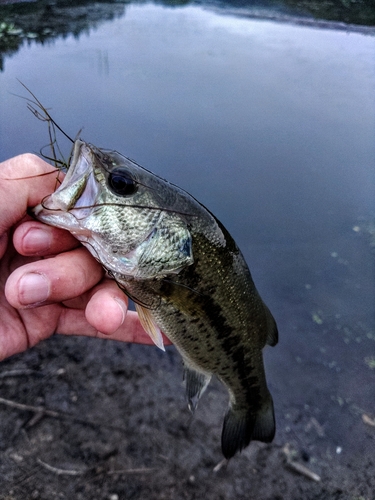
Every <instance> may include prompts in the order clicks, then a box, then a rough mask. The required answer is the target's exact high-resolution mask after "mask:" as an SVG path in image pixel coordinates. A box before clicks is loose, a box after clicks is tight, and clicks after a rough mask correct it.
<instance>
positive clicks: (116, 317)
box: [86, 280, 128, 335]
mask: <svg viewBox="0 0 375 500" xmlns="http://www.w3.org/2000/svg"><path fill="white" fill-rule="evenodd" d="M127 310H128V298H127V297H126V295H125V294H124V292H122V291H121V290H120V289H119V287H118V286H117V284H116V283H115V282H114V281H112V280H105V281H104V282H103V283H100V285H98V286H97V287H95V288H94V289H93V290H92V295H91V299H90V300H89V302H88V304H87V306H86V318H87V321H88V322H89V323H90V324H91V325H92V326H93V327H94V328H96V330H97V331H98V332H101V333H103V334H104V335H112V334H113V333H115V332H116V331H117V330H118V329H119V328H120V326H121V325H122V324H123V323H124V321H125V317H126V313H127Z"/></svg>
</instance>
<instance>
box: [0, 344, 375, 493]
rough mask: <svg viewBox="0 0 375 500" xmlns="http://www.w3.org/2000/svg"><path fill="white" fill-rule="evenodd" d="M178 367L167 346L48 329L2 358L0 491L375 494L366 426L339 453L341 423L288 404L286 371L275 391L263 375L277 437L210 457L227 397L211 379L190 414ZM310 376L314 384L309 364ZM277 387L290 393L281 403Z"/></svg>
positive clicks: (358, 426) (373, 431)
mask: <svg viewBox="0 0 375 500" xmlns="http://www.w3.org/2000/svg"><path fill="white" fill-rule="evenodd" d="M320 371H321V370H320ZM181 375H182V370H181V363H180V359H179V355H178V354H177V353H176V352H175V350H174V348H173V347H172V348H168V350H167V353H162V352H161V351H159V350H158V349H156V348H154V347H146V346H137V345H127V344H121V343H117V342H112V341H102V340H97V339H87V338H74V337H73V338H63V337H60V336H55V337H53V338H52V339H49V340H48V341H45V342H44V343H42V344H40V345H39V346H37V347H36V348H34V349H32V350H30V351H29V352H27V353H24V354H21V355H18V356H15V357H13V358H11V359H9V360H7V361H5V362H3V363H2V366H1V372H0V394H1V399H0V415H1V426H0V447H1V458H0V471H1V472H0V498H1V499H3V500H25V499H40V500H42V499H43V500H52V499H66V500H68V499H69V500H71V499H77V500H81V499H82V500H83V499H85V500H94V499H95V500H102V499H103V500H104V499H106V500H122V499H145V498H147V499H150V500H152V499H174V500H175V499H205V500H210V499H212V500H213V499H215V500H218V499H223V500H224V499H228V500H229V499H247V500H249V499H263V500H284V499H288V500H289V499H290V500H292V499H293V500H297V499H304V500H325V499H327V500H333V499H335V500H346V499H348V500H349V499H350V500H354V499H355V500H370V499H373V498H375V497H374V493H373V492H374V491H375V478H374V465H375V463H374V458H373V457H374V454H373V452H372V449H373V446H374V437H375V428H374V427H372V426H371V425H367V426H365V425H364V423H363V422H360V419H359V418H355V419H354V420H353V422H355V424H352V425H351V429H350V433H352V437H353V442H354V443H355V442H356V441H357V442H358V445H360V439H359V438H358V436H357V434H358V432H362V433H363V428H365V430H366V433H367V436H366V440H368V441H370V447H369V448H368V450H367V452H366V449H363V450H362V451H361V452H360V454H359V456H360V457H361V458H360V463H355V461H354V462H353V454H352V455H351V456H347V455H345V453H342V459H338V458H340V455H341V452H340V449H336V450H333V451H332V446H331V438H332V435H331V432H334V433H335V432H338V433H339V432H340V431H339V429H336V430H335V429H329V428H327V426H324V425H322V424H321V423H319V421H321V418H320V415H319V414H318V413H317V411H315V410H313V409H309V408H306V405H305V407H301V408H298V407H297V406H296V403H294V406H293V404H292V405H291V404H290V403H291V400H294V399H295V398H294V397H293V394H292V391H291V388H290V387H289V385H288V384H290V382H291V381H290V380H289V381H288V379H289V376H287V377H286V378H287V380H286V384H285V383H283V385H282V386H280V387H278V388H277V386H276V389H275V383H272V381H271V383H270V388H271V391H273V392H274V396H275V400H276V411H277V420H278V432H277V436H276V439H275V441H274V443H272V444H270V445H264V444H261V443H253V444H252V445H251V446H250V447H249V448H247V449H246V450H245V451H244V452H243V453H242V454H241V455H238V456H236V457H235V458H234V459H233V460H231V461H230V463H229V464H228V465H227V466H223V467H221V468H220V466H218V467H216V466H217V465H218V464H219V463H220V461H221V460H222V456H221V451H220V432H221V424H222V417H223V413H224V411H225V408H226V404H227V403H226V401H227V396H226V394H225V392H224V390H223V389H222V388H221V386H220V385H219V384H218V383H213V384H211V386H210V387H209V389H208V391H207V393H206V394H205V395H204V396H203V398H202V401H201V404H200V406H199V408H198V410H197V412H196V414H195V416H194V417H193V418H191V416H190V414H189V412H188V410H187V407H186V403H185V398H184V391H183V387H182V382H181ZM315 375H316V377H317V379H319V378H320V382H321V383H322V384H323V383H324V377H323V376H321V375H319V373H318V370H317V371H316V373H315ZM284 382H285V381H284ZM281 391H282V392H284V395H285V392H286V393H288V392H289V391H290V394H289V397H288V395H287V394H286V398H284V399H286V400H285V402H284V403H283V404H281V405H280V404H279V400H280V394H279V393H280V392H281ZM297 392H298V391H297ZM321 395H322V396H323V397H324V391H323V392H322V394H321ZM288 399H289V400H290V401H289V402H288ZM321 403H322V404H323V403H324V401H321ZM12 405H13V406H12ZM17 405H18V406H17ZM337 408H338V412H340V411H342V409H341V407H340V406H337ZM284 410H285V411H284ZM333 417H335V416H333ZM334 421H336V422H338V421H339V418H338V419H336V418H334ZM327 431H328V432H329V433H330V437H327ZM371 441H372V443H371ZM354 447H355V444H354ZM353 450H354V449H353ZM354 452H355V450H354ZM301 466H302V467H301ZM215 467H216V469H215ZM217 469H219V470H217Z"/></svg>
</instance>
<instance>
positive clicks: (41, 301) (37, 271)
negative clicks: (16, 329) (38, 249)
mask: <svg viewBox="0 0 375 500" xmlns="http://www.w3.org/2000/svg"><path fill="white" fill-rule="evenodd" d="M103 273H104V272H103V269H102V267H101V266H100V264H99V263H98V262H96V260H95V259H94V258H93V257H92V256H91V255H90V254H89V253H88V251H87V250H86V249H84V248H82V247H80V248H77V249H75V250H72V251H70V252H66V253H62V254H59V255H57V256H56V257H51V258H49V259H45V260H38V261H35V262H31V263H29V264H26V265H24V266H21V267H19V268H17V269H16V270H15V271H14V272H13V273H12V274H11V275H10V276H9V278H8V280H7V282H6V285H5V295H6V298H7V300H8V302H9V303H10V304H11V305H12V306H13V307H15V308H17V309H22V308H29V307H36V306H39V305H46V304H51V303H54V302H63V301H65V300H69V299H72V298H74V297H77V296H80V295H81V294H83V293H85V292H86V291H87V290H89V289H90V288H92V287H93V286H95V285H96V284H97V283H98V282H99V281H100V280H101V278H102V277H103Z"/></svg>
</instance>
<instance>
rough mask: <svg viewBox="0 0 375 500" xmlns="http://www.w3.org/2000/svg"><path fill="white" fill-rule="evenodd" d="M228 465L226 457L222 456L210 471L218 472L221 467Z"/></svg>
mask: <svg viewBox="0 0 375 500" xmlns="http://www.w3.org/2000/svg"><path fill="white" fill-rule="evenodd" d="M227 465H228V460H227V459H226V458H223V460H220V462H219V463H218V464H216V465H215V467H214V468H213V469H212V472H215V473H216V472H219V470H221V469H222V468H223V467H226V466H227Z"/></svg>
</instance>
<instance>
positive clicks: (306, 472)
mask: <svg viewBox="0 0 375 500" xmlns="http://www.w3.org/2000/svg"><path fill="white" fill-rule="evenodd" d="M283 453H284V455H285V458H286V465H287V467H289V468H290V469H292V470H293V471H294V472H298V474H301V475H302V476H305V477H307V478H308V479H311V480H312V481H316V482H319V481H320V480H321V477H320V476H318V474H315V472H313V471H311V470H310V469H308V468H307V467H306V466H305V465H302V464H300V463H299V462H296V461H295V460H294V458H293V455H294V454H293V451H292V450H291V449H290V446H289V444H288V443H287V444H286V445H285V446H284V447H283Z"/></svg>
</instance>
